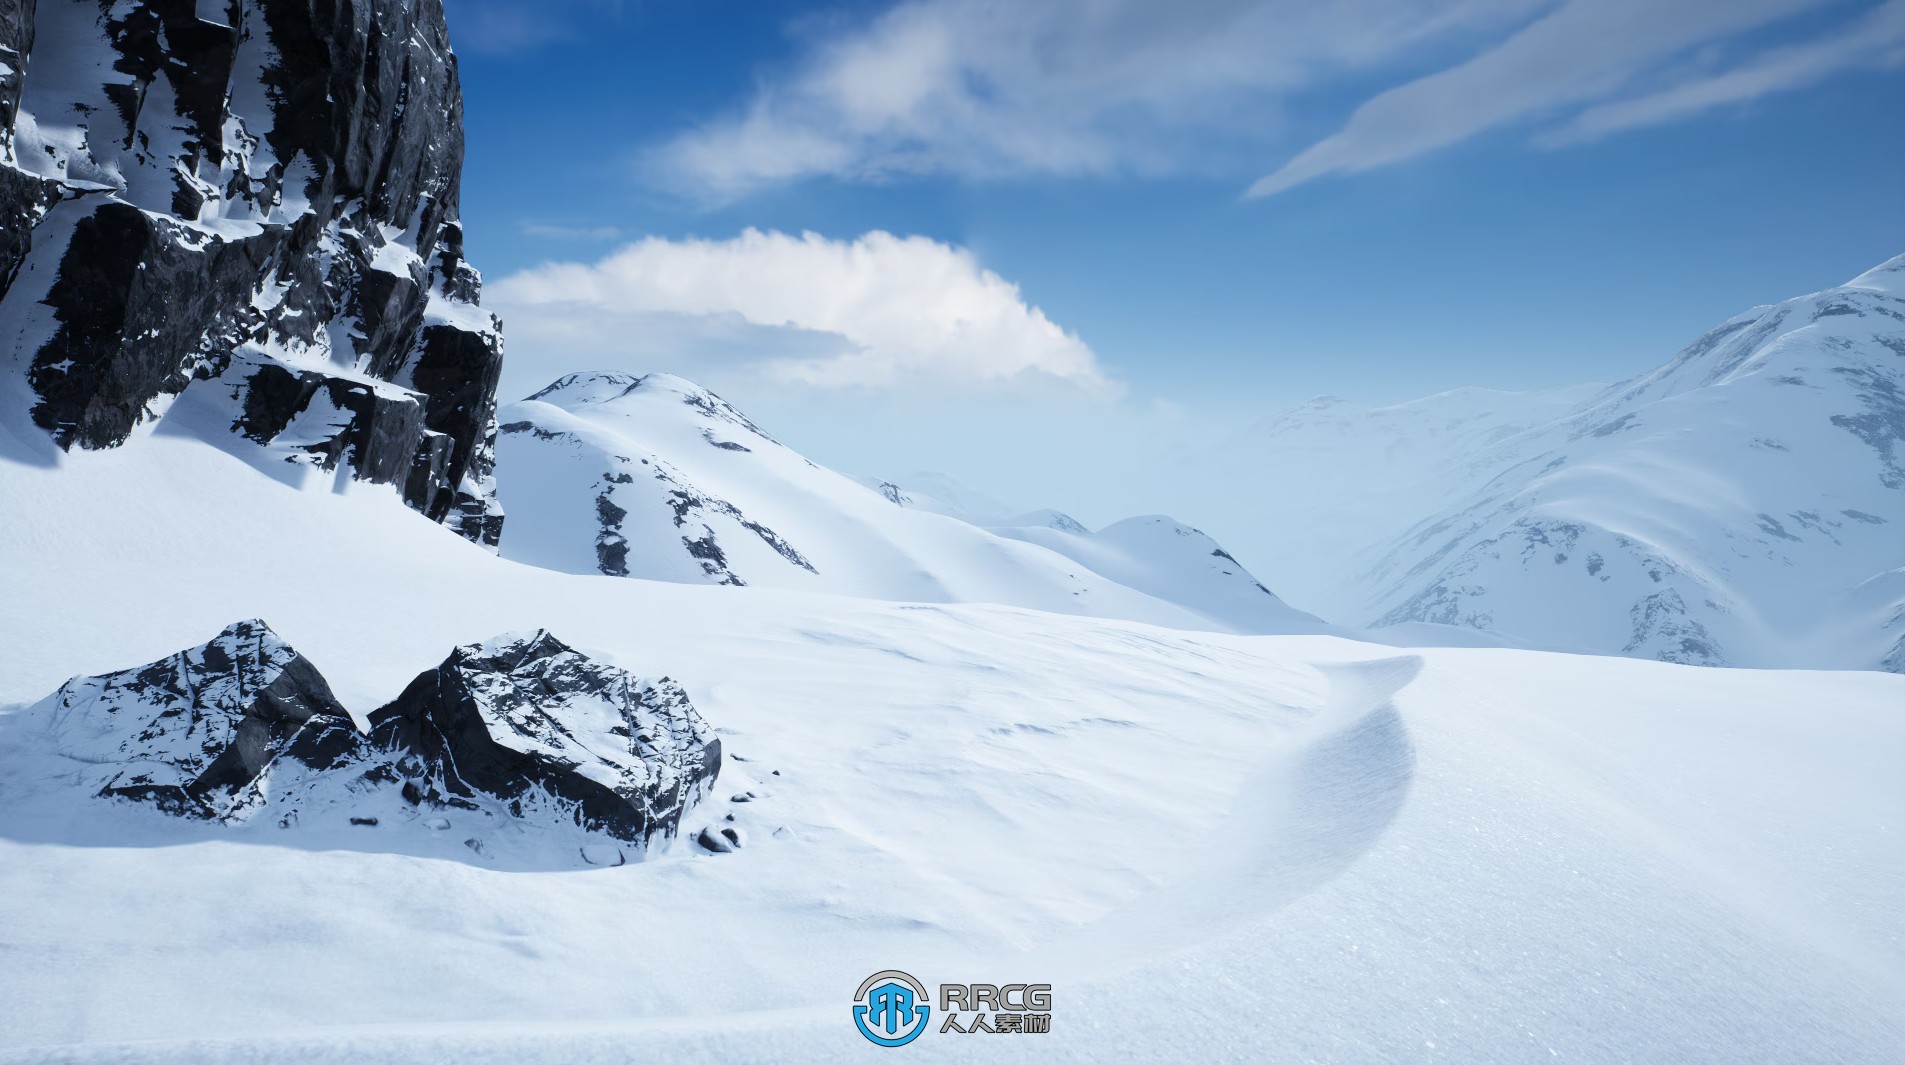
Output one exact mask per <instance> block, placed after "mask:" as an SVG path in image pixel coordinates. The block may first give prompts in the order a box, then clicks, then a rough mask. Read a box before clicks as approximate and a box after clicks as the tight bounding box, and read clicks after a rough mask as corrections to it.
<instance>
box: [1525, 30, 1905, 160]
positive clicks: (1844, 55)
mask: <svg viewBox="0 0 1905 1065" xmlns="http://www.w3.org/2000/svg"><path fill="white" fill-rule="evenodd" d="M1901 64H1905V0H1887V2H1886V3H1884V4H1882V5H1880V6H1879V7H1877V8H1875V9H1873V10H1872V11H1870V12H1869V13H1867V14H1866V15H1865V17H1863V18H1860V19H1858V20H1856V21H1854V22H1853V23H1852V24H1851V25H1849V26H1847V27H1845V28H1844V29H1842V30H1839V31H1837V32H1832V33H1827V34H1825V35H1823V36H1821V37H1819V38H1817V39H1815V40H1810V41H1806V42H1804V43H1802V44H1797V45H1791V46H1787V47H1778V48H1772V49H1768V50H1767V51H1765V52H1763V53H1761V54H1759V55H1755V56H1752V57H1751V58H1749V59H1747V60H1745V61H1743V62H1740V63H1738V64H1736V65H1732V66H1727V67H1723V68H1722V69H1719V70H1717V71H1707V72H1701V73H1697V74H1694V75H1691V76H1688V77H1685V78H1683V79H1682V80H1679V81H1676V82H1674V83H1673V84H1672V85H1671V86H1670V87H1668V88H1666V89H1662V90H1660V91H1658V92H1649V93H1643V94H1640V95H1637V96H1631V97H1628V98H1626V99H1622V100H1617V101H1614V102H1612V103H1605V104H1597V105H1595V106H1593V107H1590V108H1588V109H1587V110H1585V111H1582V112H1581V113H1580V114H1578V115H1576V116H1574V118H1572V119H1570V120H1569V121H1568V122H1567V124H1565V125H1563V126H1561V127H1560V128H1559V129H1555V130H1552V131H1550V132H1548V133H1546V134H1544V135H1543V136H1542V137H1541V138H1540V140H1541V143H1543V144H1546V145H1550V146H1560V145H1565V144H1575V143H1580V142H1583V141H1591V140H1596V139H1598V138H1601V137H1605V136H1608V135H1609V134H1613V133H1618V132H1620V131H1622V130H1629V129H1639V128H1642V127H1645V126H1658V125H1662V124H1665V123H1668V122H1677V121H1680V120H1682V119H1685V118H1690V117H1692V116H1694V115H1697V114H1699V113H1701V112H1702V111H1709V110H1712V109H1713V108H1716V107H1725V106H1727V105H1729V104H1742V103H1748V102H1750V101H1753V100H1757V99H1759V98H1760V97H1762V96H1768V95H1771V94H1773V93H1779V92H1787V91H1790V90H1793V89H1802V88H1805V87H1806V86H1808V85H1815V84H1818V83H1819V82H1821V81H1824V80H1826V79H1827V78H1830V77H1832V76H1833V75H1835V74H1840V73H1843V72H1846V71H1851V70H1860V69H1878V68H1885V67H1896V66H1900V65H1901Z"/></svg>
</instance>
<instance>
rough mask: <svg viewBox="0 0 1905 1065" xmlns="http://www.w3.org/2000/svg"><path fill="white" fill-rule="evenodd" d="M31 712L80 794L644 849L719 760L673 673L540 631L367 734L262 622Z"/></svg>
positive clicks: (455, 660)
mask: <svg viewBox="0 0 1905 1065" xmlns="http://www.w3.org/2000/svg"><path fill="white" fill-rule="evenodd" d="M39 709H40V710H41V711H42V712H43V713H42V715H41V716H40V718H39V720H41V721H43V722H44V724H45V728H46V730H47V735H48V737H49V738H50V741H51V742H50V746H51V749H52V751H53V752H54V753H56V754H57V755H58V756H60V759H61V760H62V764H70V765H71V766H73V767H76V768H75V769H74V770H73V772H72V774H69V775H70V776H76V777H77V778H78V779H79V780H80V782H81V785H82V786H83V787H84V788H85V790H87V791H88V792H89V793H93V794H98V795H101V796H104V797H107V798H114V799H123V800H129V801H133V802H139V803H146V804H150V805H154V806H156V807H158V808H159V809H161V810H164V811H165V812H168V813H172V814H177V815H181V816H187V817H193V818H200V819H206V820H217V821H224V822H227V823H234V824H236V823H243V822H249V821H255V820H258V819H260V817H261V815H268V816H269V818H271V819H275V820H276V822H277V823H278V824H279V825H280V826H282V827H287V828H288V827H292V826H294V825H297V824H299V823H300V822H301V821H308V822H312V823H334V824H350V825H355V826H359V827H376V826H378V825H379V824H381V823H386V822H389V821H391V820H393V819H395V820H398V821H406V822H409V821H414V822H420V823H421V824H422V826H423V827H424V828H426V829H430V830H435V831H441V830H443V829H447V828H449V827H450V822H449V820H447V819H446V818H445V817H444V816H442V815H443V814H446V813H447V814H450V815H451V816H455V817H460V818H463V819H464V821H465V822H466V823H475V824H484V823H489V824H494V823H496V822H499V821H500V822H507V823H512V824H518V825H520V824H521V823H523V822H529V823H534V824H537V825H540V826H545V827H557V828H560V827H562V826H573V827H576V828H580V829H583V830H586V831H589V832H599V833H603V834H606V835H610V836H613V837H615V838H616V839H619V840H622V841H626V842H629V843H634V844H637V845H638V846H640V845H645V844H647V843H648V842H649V841H650V840H653V839H656V838H667V837H672V836H674V835H675V834H676V832H677V831H678V829H679V826H680V821H681V817H682V814H683V812H684V811H685V810H686V809H687V808H688V807H689V806H690V805H692V804H693V803H695V802H696V801H698V800H700V799H702V798H705V797H706V796H707V794H708V791H709V789H710V788H711V787H712V786H713V784H714V780H715V776H716V774H717V773H718V772H719V771H720V765H721V742H720V741H719V740H718V739H716V738H715V736H714V733H713V731H712V730H711V729H710V728H709V727H708V725H707V722H705V721H703V720H702V718H701V715H700V714H699V713H697V712H696V711H695V708H694V706H693V705H692V704H691V703H690V702H689V701H688V696H687V693H686V692H684V691H683V690H682V688H681V686H680V685H679V684H676V683H675V682H674V681H672V680H668V679H666V678H661V679H652V680H651V679H644V678H641V677H636V676H633V675H631V674H629V673H627V672H625V671H623V670H620V669H617V668H615V667H613V666H608V665H604V664H602V663H599V662H594V661H591V660H590V659H589V658H587V657H585V656H584V655H582V654H579V653H577V652H576V651H574V650H572V649H570V648H569V647H567V646H565V645H564V644H562V643H561V642H560V641H559V640H557V639H556V638H555V637H553V636H551V635H549V634H548V633H546V632H537V633H535V634H533V635H531V636H527V637H522V636H504V637H498V638H496V639H494V640H491V641H490V642H488V643H486V644H472V645H469V646H465V647H459V648H457V649H456V650H455V651H454V652H453V653H452V654H451V655H450V657H449V658H448V659H446V660H445V661H444V662H443V664H442V665H440V666H438V667H437V668H436V669H433V670H430V671H428V672H426V673H424V674H422V675H421V676H419V677H418V678H417V679H416V680H415V681H414V682H412V683H411V684H410V686H409V687H407V688H406V689H404V692H403V694H402V695H400V696H398V697H397V699H396V700H395V701H394V702H392V703H390V704H389V705H388V706H385V707H384V708H383V709H381V710H379V711H377V713H376V714H374V715H372V717H371V730H370V735H369V736H368V737H367V736H366V735H365V734H364V733H362V732H360V731H358V728H357V725H356V723H355V722H354V721H353V720H352V719H351V717H350V715H349V713H348V712H346V711H345V710H344V708H343V707H342V706H339V705H338V702H337V700H336V698H335V697H333V696H332V694H331V689H330V687H329V686H328V685H327V684H326V683H325V681H324V678H323V676H321V675H320V674H319V673H318V671H317V669H316V667H314V666H313V665H312V664H311V663H310V662H309V661H308V660H306V659H305V658H304V657H303V656H301V655H299V654H298V653H297V652H296V651H294V650H292V649H291V648H290V646H288V645H287V644H286V643H285V642H284V641H283V640H281V639H279V638H278V636H277V634H275V633H273V632H272V631H271V629H270V628H268V627H267V626H266V625H265V624H264V622H262V621H242V622H239V623H237V624H235V625H232V626H230V627H228V628H227V629H226V630H225V631H224V632H222V633H220V634H219V635H218V636H217V638H215V639H213V640H212V641H210V642H209V643H205V644H202V645H200V646H198V647H194V648H192V649H190V650H186V651H181V652H179V653H178V654H175V655H172V656H170V657H168V658H165V659H163V660H161V661H158V662H154V663H151V664H150V665H146V666H141V667H139V668H137V669H129V670H125V671H122V672H119V673H109V674H106V675H104V676H98V677H79V678H75V679H73V680H71V681H69V682H67V683H66V684H65V685H64V686H63V687H61V688H60V690H59V691H58V692H56V693H54V694H53V695H52V696H51V697H50V698H48V699H47V700H46V701H45V702H43V703H42V704H40V708H39ZM380 814H381V815H382V816H379V815H380ZM472 848H473V849H476V850H477V851H478V853H481V850H480V848H479V847H477V846H476V844H472ZM596 864H601V863H596Z"/></svg>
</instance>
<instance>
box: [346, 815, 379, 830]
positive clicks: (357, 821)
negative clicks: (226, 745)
mask: <svg viewBox="0 0 1905 1065" xmlns="http://www.w3.org/2000/svg"><path fill="white" fill-rule="evenodd" d="M351 824H353V825H363V826H365V827H366V828H376V827H377V819H376V818H375V817H353V818H351Z"/></svg>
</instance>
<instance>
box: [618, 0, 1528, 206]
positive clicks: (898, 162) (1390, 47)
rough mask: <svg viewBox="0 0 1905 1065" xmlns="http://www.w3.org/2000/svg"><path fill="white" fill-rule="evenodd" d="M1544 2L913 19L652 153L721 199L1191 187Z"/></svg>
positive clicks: (918, 5) (814, 43)
mask: <svg viewBox="0 0 1905 1065" xmlns="http://www.w3.org/2000/svg"><path fill="white" fill-rule="evenodd" d="M1549 2H1551V0H1438V2H1431V0H1344V2H1340V3H1331V4H1318V3H1314V2H1311V0H1203V2H1197V3H1175V4H1159V3H1156V2H1155V0H1040V2H1038V3H1023V2H1018V0H907V2H903V3H899V4H897V5H895V6H893V7H890V8H888V9H886V10H885V11H883V12H881V13H879V14H878V15H876V16H874V17H872V18H871V19H869V20H867V21H865V22H864V23H862V24H859V25H855V26H850V27H848V28H846V29H845V30H844V31H841V32H835V33H832V34H831V35H818V36H816V37H815V38H814V39H812V40H811V42H810V44H809V46H808V47H807V49H806V50H805V52H804V53H803V54H802V55H801V56H800V57H799V58H798V59H797V60H796V61H795V63H794V64H793V66H792V67H791V68H790V69H789V70H787V71H785V72H784V73H782V74H781V75H779V76H774V77H769V78H768V79H767V80H765V81H764V82H763V83H762V84H761V86H760V87H759V89H758V91H757V92H756V93H755V94H754V95H753V97H752V98H751V99H750V100H749V101H748V102H747V103H746V104H745V105H744V106H743V107H742V108H741V109H740V110H739V111H737V112H735V113H731V114H728V115H725V116H721V117H717V118H715V119H713V120H711V121H709V122H707V123H705V124H704V125H702V126H700V127H699V128H696V129H693V130H690V131H688V132H686V133H684V134H682V135H680V136H678V137H676V138H674V139H673V140H671V141H668V142H667V143H665V144H662V145H660V146H658V147H656V148H655V149H654V150H653V151H652V152H650V153H649V162H650V163H651V164H652V166H653V167H654V168H655V170H656V171H657V172H659V173H660V174H661V175H662V177H663V178H664V179H665V180H668V181H670V182H672V183H673V184H675V185H676V186H678V187H680V188H682V189H684V190H691V191H693V192H694V193H696V194H701V195H712V196H714V197H717V198H733V197H736V196H740V195H744V194H746V193H748V192H751V191H753V190H755V189H757V188H760V187H762V186H764V185H771V184H775V183H779V182H784V181H790V180H798V179H802V178H807V177H813V176H817V175H831V176H836V177H844V178H848V179H857V180H879V179H884V178H890V177H895V176H902V175H908V174H924V173H951V174H957V175H961V176H966V177H979V178H985V177H1001V176H1015V175H1023V174H1056V175H1081V174H1086V175H1099V174H1111V173H1121V172H1136V173H1160V172H1170V171H1177V170H1183V169H1186V168H1189V167H1193V166H1196V165H1197V162H1196V161H1197V160H1200V159H1209V158H1211V157H1212V155H1213V153H1214V152H1215V151H1216V150H1217V147H1218V146H1221V145H1232V146H1235V145H1249V144H1257V145H1258V146H1259V148H1260V147H1261V141H1262V140H1263V138H1264V137H1265V135H1266V134H1268V133H1271V132H1274V131H1276V130H1278V129H1279V128H1280V118H1279V115H1280V113H1281V106H1282V104H1281V101H1282V98H1283V97H1284V96H1286V95H1288V94H1290V93H1294V92H1297V91H1300V90H1303V89H1305V88H1307V87H1310V86H1313V85H1315V84H1317V83H1319V82H1323V81H1327V80H1329V79H1331V78H1334V77H1337V76H1340V75H1342V74H1344V73H1345V72H1349V71H1362V70H1367V69H1369V68H1372V67H1378V66H1380V65H1382V64H1384V63H1388V62H1391V61H1394V60H1396V59H1397V58H1398V57H1401V56H1405V55H1409V54H1412V53H1413V52H1415V51H1416V50H1418V49H1423V48H1428V47H1431V46H1438V45H1444V44H1446V43H1448V42H1450V41H1453V40H1462V39H1467V38H1468V37H1472V36H1474V35H1478V34H1489V33H1499V32H1500V31H1502V30H1504V29H1506V28H1508V27H1511V26H1513V25H1515V24H1517V23H1518V22H1519V21H1520V20H1522V19H1524V18H1526V17H1527V16H1528V15H1529V14H1530V13H1531V12H1533V11H1536V10H1539V9H1540V8H1541V7H1542V6H1544V4H1546V3H1549Z"/></svg>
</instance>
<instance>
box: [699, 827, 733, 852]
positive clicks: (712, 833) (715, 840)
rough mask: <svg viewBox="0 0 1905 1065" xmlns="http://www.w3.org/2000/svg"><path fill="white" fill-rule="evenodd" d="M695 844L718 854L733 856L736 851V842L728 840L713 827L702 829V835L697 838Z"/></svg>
mask: <svg viewBox="0 0 1905 1065" xmlns="http://www.w3.org/2000/svg"><path fill="white" fill-rule="evenodd" d="M695 842H696V843H699V844H701V845H702V846H703V847H706V848H707V849H709V850H711V851H713V852H714V853H716V854H731V853H733V851H734V841H733V840H730V839H728V838H727V835H726V834H725V833H722V832H717V831H716V830H715V827H714V826H713V825H709V826H708V827H706V828H704V829H702V830H701V834H700V835H698V836H696V837H695Z"/></svg>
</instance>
